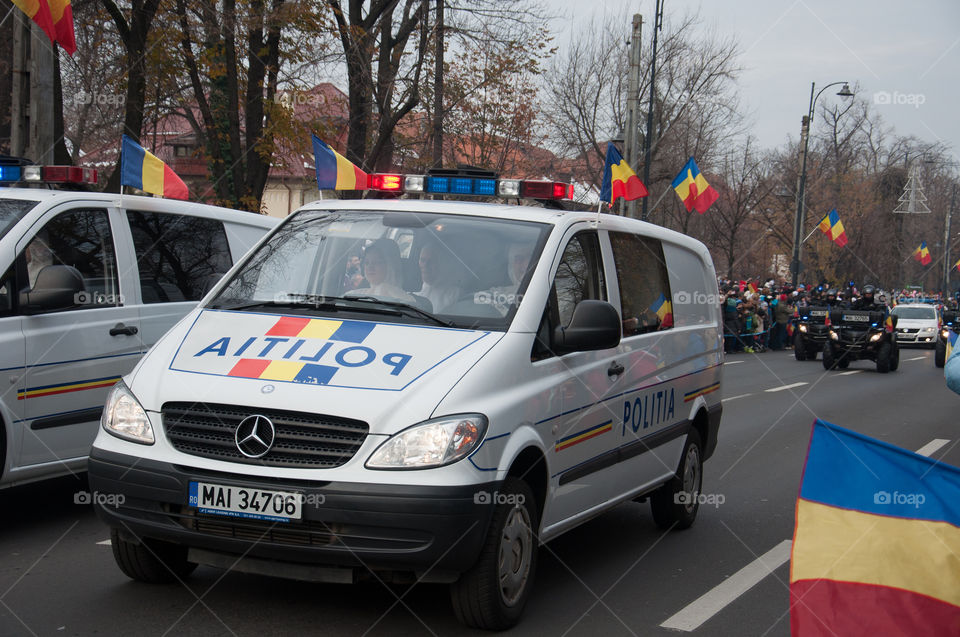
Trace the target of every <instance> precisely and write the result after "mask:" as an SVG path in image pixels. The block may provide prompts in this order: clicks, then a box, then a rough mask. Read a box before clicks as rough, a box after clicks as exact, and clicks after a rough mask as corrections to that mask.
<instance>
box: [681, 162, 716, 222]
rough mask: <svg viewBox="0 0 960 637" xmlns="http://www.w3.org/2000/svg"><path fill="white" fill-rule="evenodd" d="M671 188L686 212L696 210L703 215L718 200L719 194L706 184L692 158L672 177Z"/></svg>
mask: <svg viewBox="0 0 960 637" xmlns="http://www.w3.org/2000/svg"><path fill="white" fill-rule="evenodd" d="M672 186H673V189H674V190H675V191H676V193H677V195H678V196H679V197H680V200H681V201H683V204H684V205H685V206H686V207H687V212H690V211H692V210H693V209H694V208H696V209H697V212H699V213H700V214H703V213H705V212H706V211H707V208H709V207H710V206H712V205H713V202H715V201H716V200H717V199H719V198H720V193H718V192H717V191H716V190H715V189H714V187H713V186H711V185H710V184H708V183H707V180H706V179H705V178H704V177H703V174H702V173H701V172H700V168H699V167H698V166H697V162H696V161H694V159H693V157H691V158H690V159H688V160H687V163H686V164H685V165H684V167H683V168H682V169H681V170H680V172H679V174H677V176H676V177H674V179H673V184H672Z"/></svg>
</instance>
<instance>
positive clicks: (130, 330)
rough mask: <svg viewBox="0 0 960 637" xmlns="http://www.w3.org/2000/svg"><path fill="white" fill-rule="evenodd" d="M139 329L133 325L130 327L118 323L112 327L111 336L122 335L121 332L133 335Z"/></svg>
mask: <svg viewBox="0 0 960 637" xmlns="http://www.w3.org/2000/svg"><path fill="white" fill-rule="evenodd" d="M138 331H139V330H138V329H137V328H136V327H135V326H133V325H130V326H129V327H128V326H126V325H124V324H123V323H117V324H116V325H114V326H113V327H111V328H110V336H120V335H121V334H126V335H127V336H133V335H134V334H136V333H137V332H138Z"/></svg>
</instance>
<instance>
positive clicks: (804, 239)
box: [800, 224, 820, 243]
mask: <svg viewBox="0 0 960 637" xmlns="http://www.w3.org/2000/svg"><path fill="white" fill-rule="evenodd" d="M819 229H820V224H817V226H816V227H815V228H814V229H813V230H811V231H810V234H808V235H807V236H806V237H804V238H803V241H801V242H800V243H806V242H807V239H809V238H810V237H812V236H813V233H815V232H816V231H817V230H819Z"/></svg>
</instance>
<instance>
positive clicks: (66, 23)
mask: <svg viewBox="0 0 960 637" xmlns="http://www.w3.org/2000/svg"><path fill="white" fill-rule="evenodd" d="M13 4H14V5H16V6H17V7H18V8H19V9H20V10H21V11H23V12H24V13H26V14H27V17H29V18H30V19H31V20H33V21H34V22H36V23H37V26H39V27H40V28H41V29H42V30H43V32H44V33H46V34H47V37H48V38H50V43H51V44H60V46H62V47H63V50H64V51H66V52H67V53H69V54H70V55H73V54H74V52H75V51H76V50H77V42H76V38H75V37H74V30H73V8H72V7H71V6H70V0H13Z"/></svg>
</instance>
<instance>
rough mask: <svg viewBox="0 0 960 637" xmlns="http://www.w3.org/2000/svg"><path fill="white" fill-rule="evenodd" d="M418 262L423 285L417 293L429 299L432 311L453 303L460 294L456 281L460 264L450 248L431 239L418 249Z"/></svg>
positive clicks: (443, 308) (448, 306)
mask: <svg viewBox="0 0 960 637" xmlns="http://www.w3.org/2000/svg"><path fill="white" fill-rule="evenodd" d="M418 263H419V265H420V278H421V279H422V280H423V286H422V287H421V288H420V291H419V292H417V294H419V295H420V296H422V297H425V298H426V299H427V300H429V301H430V303H431V304H432V305H433V311H434V312H443V311H446V310H447V309H449V308H450V307H451V306H453V305H455V304H456V302H457V300H459V299H460V296H461V294H462V292H461V289H460V286H459V285H458V283H457V273H458V272H459V271H460V268H459V265H460V264H459V263H456V262H455V260H454V256H453V254H452V253H451V252H450V248H448V247H446V246H445V245H442V244H441V243H440V242H438V241H431V242H430V243H427V244H426V245H424V246H423V248H421V249H420V257H419V260H418Z"/></svg>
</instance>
